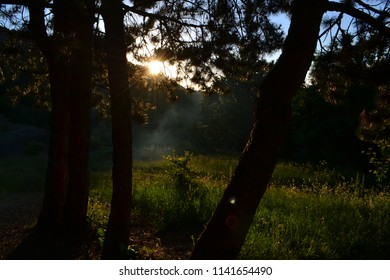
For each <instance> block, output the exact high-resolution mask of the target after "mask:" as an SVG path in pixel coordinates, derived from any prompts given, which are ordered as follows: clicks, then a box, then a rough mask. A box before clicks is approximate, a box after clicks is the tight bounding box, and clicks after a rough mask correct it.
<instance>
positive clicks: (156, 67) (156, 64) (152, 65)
mask: <svg viewBox="0 0 390 280" xmlns="http://www.w3.org/2000/svg"><path fill="white" fill-rule="evenodd" d="M148 68H149V72H150V73H151V74H152V75H157V74H160V73H162V72H164V64H163V63H162V62H161V61H158V60H153V61H151V62H149V63H148Z"/></svg>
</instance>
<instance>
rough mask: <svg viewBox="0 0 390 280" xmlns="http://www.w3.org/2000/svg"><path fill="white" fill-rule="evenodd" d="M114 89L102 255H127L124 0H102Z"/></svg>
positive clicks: (128, 110) (128, 123)
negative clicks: (109, 190)
mask: <svg viewBox="0 0 390 280" xmlns="http://www.w3.org/2000/svg"><path fill="white" fill-rule="evenodd" d="M102 9H103V18H104V24H105V31H106V38H105V40H106V53H107V64H108V76H109V84H110V93H111V115H112V144H113V168H112V181H113V194H112V201H111V212H110V217H109V221H108V225H107V231H106V236H105V240H104V248H103V254H102V258H103V259H122V258H124V257H125V256H126V253H127V247H128V243H129V234H130V208H131V193H132V132H131V97H130V90H129V81H128V80H129V76H128V75H129V73H128V65H127V59H126V44H125V32H124V23H123V20H124V12H123V8H122V1H121V0H103V1H102Z"/></svg>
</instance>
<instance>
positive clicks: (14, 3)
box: [0, 0, 53, 8]
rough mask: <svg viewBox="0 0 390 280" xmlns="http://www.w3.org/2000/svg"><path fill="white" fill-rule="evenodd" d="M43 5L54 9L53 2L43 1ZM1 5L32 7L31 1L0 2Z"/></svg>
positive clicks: (7, 0) (5, 0)
mask: <svg viewBox="0 0 390 280" xmlns="http://www.w3.org/2000/svg"><path fill="white" fill-rule="evenodd" d="M40 2H41V3H42V4H44V7H45V8H52V7H53V3H50V2H51V1H46V0H41V1H40ZM0 5H18V6H26V7H27V6H29V5H31V1H30V0H0Z"/></svg>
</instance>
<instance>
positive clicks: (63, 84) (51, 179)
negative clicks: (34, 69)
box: [29, 0, 93, 233]
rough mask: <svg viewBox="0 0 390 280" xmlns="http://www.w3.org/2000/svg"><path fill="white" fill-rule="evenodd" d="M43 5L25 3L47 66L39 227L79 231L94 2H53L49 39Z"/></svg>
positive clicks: (83, 198) (85, 194)
mask: <svg viewBox="0 0 390 280" xmlns="http://www.w3.org/2000/svg"><path fill="white" fill-rule="evenodd" d="M45 5H46V1H41V0H34V1H32V2H31V3H30V5H29V12H30V29H31V31H32V34H33V38H34V40H35V42H36V43H37V45H38V47H39V49H40V50H41V51H42V53H43V54H44V56H45V57H46V59H47V62H48V66H49V79H50V94H51V101H52V108H51V122H50V128H51V138H50V143H49V162H48V168H47V175H46V189H45V196H44V201H43V207H42V210H41V214H40V217H39V220H38V226H39V227H41V228H47V229H50V230H55V229H61V230H63V229H64V228H66V227H67V228H68V229H70V231H71V232H74V233H77V231H75V230H77V229H82V228H83V227H84V225H85V221H86V214H87V205H88V186H89V182H88V152H89V132H90V116H89V114H90V98H91V80H92V30H93V9H92V8H93V6H92V5H93V2H92V1H91V0H69V1H54V6H53V14H54V30H53V35H52V36H50V37H49V36H48V35H47V33H46V26H45V18H44V7H45Z"/></svg>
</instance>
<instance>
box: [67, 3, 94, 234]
mask: <svg viewBox="0 0 390 280" xmlns="http://www.w3.org/2000/svg"><path fill="white" fill-rule="evenodd" d="M80 2H87V3H86V5H85V6H82V5H81V4H79V3H76V5H75V7H74V8H73V9H72V10H73V15H72V25H73V26H72V28H73V29H74V30H75V33H74V42H75V43H74V44H75V47H74V49H73V53H72V58H71V66H70V69H71V77H70V94H69V96H70V102H71V108H70V134H69V135H70V136H69V137H70V138H69V184H68V190H67V198H66V206H65V223H66V226H67V228H69V229H71V230H72V231H73V232H77V231H81V230H83V229H84V228H85V224H86V217H87V208H88V195H89V171H88V159H89V144H90V123H91V119H90V108H91V91H92V89H91V81H92V35H93V34H92V33H93V11H92V7H93V2H92V1H89V0H87V1H80Z"/></svg>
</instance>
